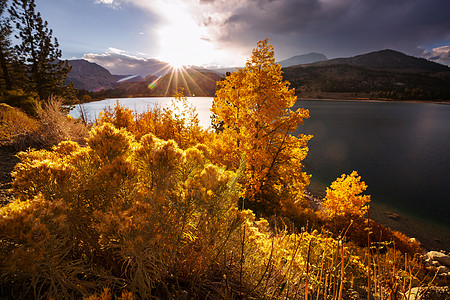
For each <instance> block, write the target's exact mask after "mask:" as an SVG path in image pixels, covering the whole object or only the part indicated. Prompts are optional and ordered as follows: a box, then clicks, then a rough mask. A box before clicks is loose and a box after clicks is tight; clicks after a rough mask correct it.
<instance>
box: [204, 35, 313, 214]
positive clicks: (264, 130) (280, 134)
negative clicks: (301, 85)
mask: <svg viewBox="0 0 450 300" xmlns="http://www.w3.org/2000/svg"><path fill="white" fill-rule="evenodd" d="M296 101H297V97H296V96H295V93H294V89H289V83H288V82H287V81H283V77H282V71H281V65H279V64H276V63H275V57H274V51H273V47H272V45H269V43H268V39H266V40H264V41H259V42H258V45H257V48H256V49H254V50H253V53H252V56H251V58H250V59H249V60H248V61H247V63H246V65H245V68H244V69H238V70H236V71H235V72H233V73H231V74H230V75H229V76H227V77H226V78H225V79H224V80H222V81H220V82H219V83H218V90H217V91H216V97H215V98H214V104H213V108H212V113H213V114H214V116H215V120H214V121H215V122H216V123H217V124H219V126H220V127H221V129H222V132H221V134H222V135H226V136H228V137H229V139H230V138H231V140H232V141H233V143H234V145H235V147H236V148H237V149H236V151H237V152H238V153H241V154H243V156H244V158H245V160H246V167H245V179H244V185H245V198H246V199H247V200H250V201H257V202H262V204H264V206H265V208H267V209H278V208H280V207H281V208H283V207H287V206H286V204H287V202H290V203H291V204H292V203H293V202H294V203H296V202H299V201H302V200H303V198H304V197H303V196H304V194H303V192H304V189H305V187H306V185H307V184H309V176H308V175H306V173H304V172H303V171H302V168H303V165H302V161H303V159H304V158H305V157H306V154H307V152H308V148H307V142H308V140H309V139H310V138H311V137H310V136H305V135H299V136H294V135H293V132H294V131H295V130H296V129H297V127H298V126H299V125H301V124H302V123H303V119H304V118H308V117H309V112H308V111H307V110H305V109H301V108H300V109H298V110H296V111H293V110H291V107H292V106H293V105H294V103H295V102H296Z"/></svg>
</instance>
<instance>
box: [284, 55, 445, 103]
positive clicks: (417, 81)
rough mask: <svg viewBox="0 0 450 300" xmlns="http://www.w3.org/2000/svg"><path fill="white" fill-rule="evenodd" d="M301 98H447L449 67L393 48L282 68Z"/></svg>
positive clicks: (285, 77) (285, 76)
mask: <svg viewBox="0 0 450 300" xmlns="http://www.w3.org/2000/svg"><path fill="white" fill-rule="evenodd" d="M283 72H284V74H283V76H284V79H286V80H288V81H289V82H290V83H291V87H293V88H295V90H296V94H297V96H299V97H300V98H329V99H380V98H382V99H395V100H450V68H449V67H448V66H445V65H441V64H438V63H435V62H431V61H428V60H426V59H423V58H416V57H413V56H408V55H406V54H403V53H401V52H397V51H393V50H382V51H377V52H371V53H367V54H363V55H358V56H354V57H349V58H337V59H330V60H328V61H322V62H316V63H311V64H303V65H297V66H290V67H286V68H283Z"/></svg>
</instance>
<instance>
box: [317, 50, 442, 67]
mask: <svg viewBox="0 0 450 300" xmlns="http://www.w3.org/2000/svg"><path fill="white" fill-rule="evenodd" d="M311 65H313V66H331V65H350V66H355V67H362V68H367V69H381V70H392V71H402V72H448V70H449V67H448V66H445V65H441V64H439V63H436V62H432V61H429V60H427V59H425V58H417V57H414V56H409V55H406V54H404V53H401V52H398V51H394V50H389V49H386V50H381V51H375V52H370V53H367V54H362V55H357V56H354V57H349V58H335V59H330V60H327V61H321V62H316V63H312V64H311Z"/></svg>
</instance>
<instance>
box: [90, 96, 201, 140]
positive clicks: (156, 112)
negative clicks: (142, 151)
mask: <svg viewBox="0 0 450 300" xmlns="http://www.w3.org/2000/svg"><path fill="white" fill-rule="evenodd" d="M104 123H110V124H113V125H114V126H115V127H116V128H125V129H126V130H128V131H129V132H131V133H133V134H134V135H135V137H136V138H137V139H140V138H141V137H142V136H144V135H146V134H148V133H153V134H154V135H155V136H157V137H158V138H161V139H164V140H174V141H175V142H176V143H177V145H178V147H180V148H181V149H187V148H189V147H192V146H195V145H196V144H198V143H203V142H205V140H207V139H208V136H209V134H208V133H207V131H206V130H204V129H203V128H202V127H201V126H200V121H199V119H198V114H197V112H196V111H195V107H194V106H193V105H192V104H190V103H189V102H188V100H187V98H186V97H185V96H184V95H183V92H182V91H180V92H178V93H176V95H175V99H174V100H172V103H171V105H169V106H167V107H164V108H161V107H160V106H159V105H155V106H154V107H152V108H149V109H148V110H147V111H145V112H143V113H137V112H133V111H132V110H130V109H128V108H126V107H124V106H122V105H120V104H119V103H118V102H117V103H116V105H115V106H114V107H112V108H111V107H109V108H107V109H105V110H104V111H103V112H101V113H100V116H99V119H98V121H97V125H101V124H104Z"/></svg>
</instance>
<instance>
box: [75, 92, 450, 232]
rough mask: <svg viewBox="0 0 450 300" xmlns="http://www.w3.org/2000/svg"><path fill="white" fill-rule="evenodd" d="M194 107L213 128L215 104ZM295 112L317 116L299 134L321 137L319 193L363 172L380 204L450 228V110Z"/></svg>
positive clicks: (361, 105) (333, 105) (318, 106)
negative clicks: (339, 178) (346, 177)
mask: <svg viewBox="0 0 450 300" xmlns="http://www.w3.org/2000/svg"><path fill="white" fill-rule="evenodd" d="M171 99H172V98H128V99H119V100H116V99H107V100H103V101H99V102H91V103H86V104H84V107H85V108H86V110H87V112H88V116H89V117H90V118H91V120H92V119H94V118H95V116H97V115H98V113H99V112H100V111H101V110H103V109H104V108H105V107H106V106H108V105H110V106H113V105H114V104H115V103H116V101H119V102H120V103H121V104H122V105H124V106H126V107H128V108H130V109H133V110H135V111H139V112H140V111H143V110H145V109H146V108H147V107H149V106H152V105H154V104H155V103H159V104H160V105H161V106H165V105H167V104H168V103H170V100H171ZM188 100H189V101H191V103H193V104H194V105H195V106H196V107H197V111H198V114H199V118H200V120H201V125H202V126H204V127H205V128H206V127H208V126H209V124H210V112H209V109H210V107H211V104H212V98H209V97H194V98H192V97H188ZM295 107H304V108H307V109H309V111H310V116H311V117H310V118H309V119H307V120H305V122H304V125H302V126H300V127H299V129H298V131H297V132H296V133H305V134H312V135H314V138H313V139H312V140H311V141H310V142H309V148H310V151H309V153H308V157H307V159H306V161H305V164H306V166H307V172H308V173H310V174H312V175H313V177H312V179H311V181H312V185H313V186H314V187H315V188H317V189H319V190H322V191H323V190H324V189H325V187H326V186H329V185H330V184H331V182H332V181H334V180H335V179H336V178H337V177H339V176H340V175H341V174H343V173H345V174H350V173H351V172H352V171H353V170H357V171H358V173H359V175H360V176H361V177H362V179H363V180H364V181H365V182H366V184H367V185H368V186H369V187H368V189H367V191H366V193H367V194H370V195H371V196H372V202H373V203H378V204H380V205H385V206H386V207H388V208H389V209H392V210H393V211H395V212H401V213H402V214H408V215H410V216H415V217H418V218H421V219H425V220H426V221H427V222H431V223H436V224H437V225H439V226H443V227H447V228H449V226H450V225H449V224H450V218H449V215H450V204H449V200H450V196H449V195H450V183H449V180H450V155H449V153H450V105H442V104H432V103H399V102H350V101H325V100H317V101H315V100H306V101H298V102H297V103H296V105H295ZM72 115H73V116H74V117H76V116H77V111H76V109H75V110H74V111H73V112H72Z"/></svg>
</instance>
